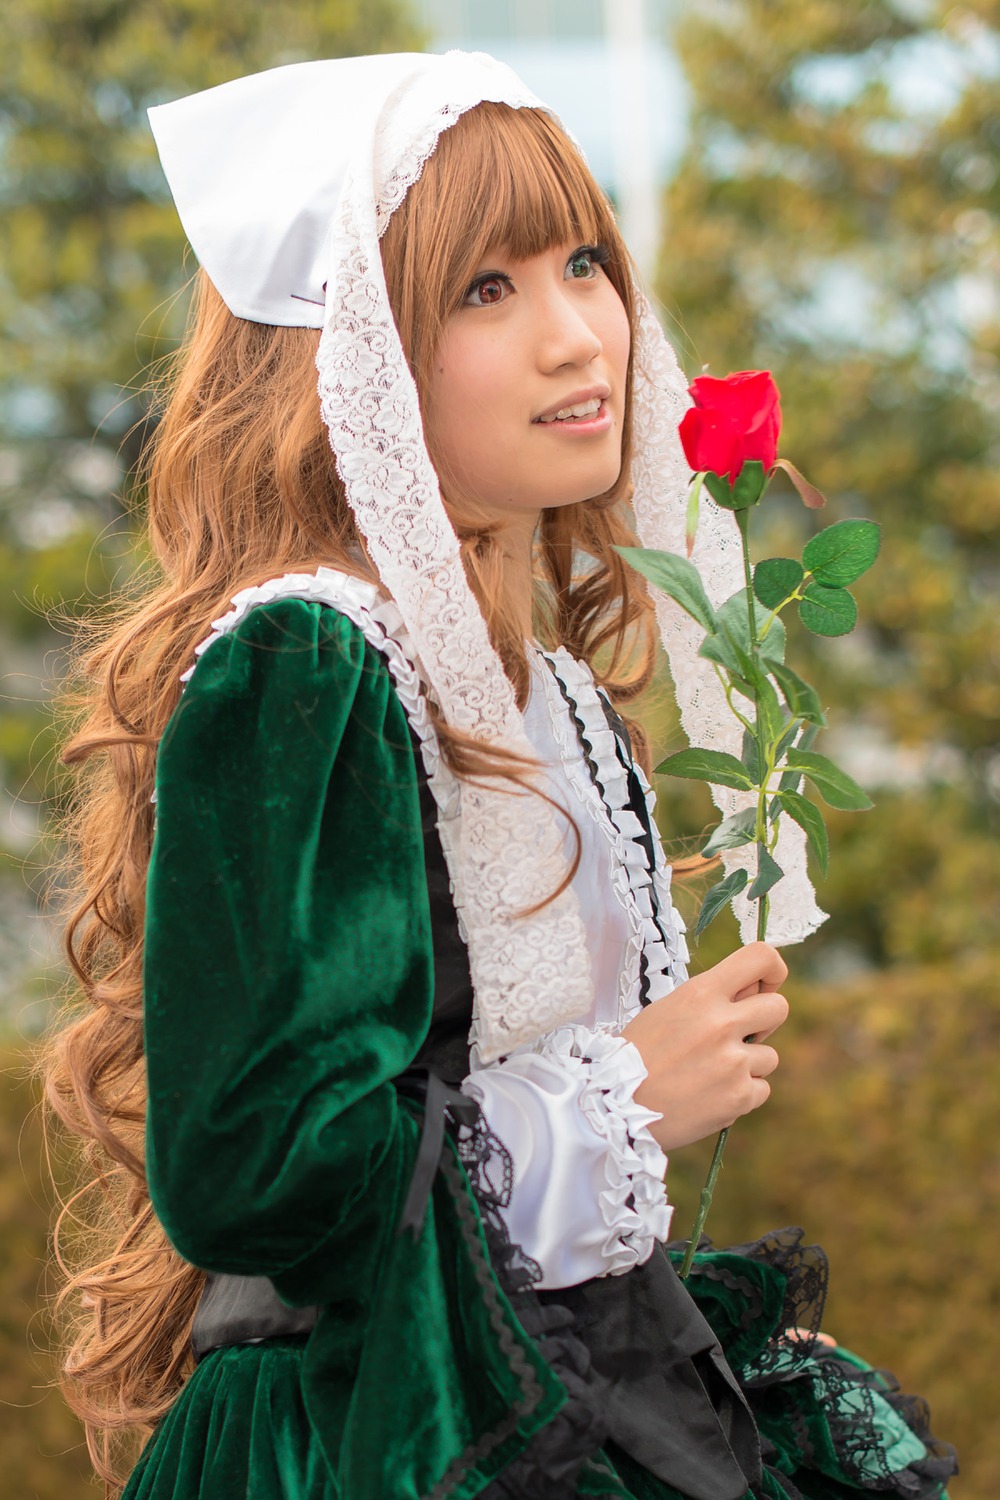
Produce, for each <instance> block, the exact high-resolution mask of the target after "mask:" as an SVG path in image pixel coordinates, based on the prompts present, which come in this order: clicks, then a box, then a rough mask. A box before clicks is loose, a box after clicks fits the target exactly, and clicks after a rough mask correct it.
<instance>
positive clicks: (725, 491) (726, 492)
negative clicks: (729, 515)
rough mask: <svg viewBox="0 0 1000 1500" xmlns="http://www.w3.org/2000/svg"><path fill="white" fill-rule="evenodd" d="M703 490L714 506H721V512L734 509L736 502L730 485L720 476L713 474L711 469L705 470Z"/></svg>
mask: <svg viewBox="0 0 1000 1500" xmlns="http://www.w3.org/2000/svg"><path fill="white" fill-rule="evenodd" d="M705 488H706V490H708V493H709V494H710V495H711V497H712V499H713V500H714V501H715V503H716V505H721V506H722V508H723V510H735V509H736V501H735V497H734V495H733V489H732V485H731V484H730V483H729V480H728V479H724V478H723V477H722V475H721V474H713V472H712V470H711V469H708V470H706V473H705Z"/></svg>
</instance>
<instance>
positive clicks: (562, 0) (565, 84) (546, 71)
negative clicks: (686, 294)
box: [414, 0, 687, 275]
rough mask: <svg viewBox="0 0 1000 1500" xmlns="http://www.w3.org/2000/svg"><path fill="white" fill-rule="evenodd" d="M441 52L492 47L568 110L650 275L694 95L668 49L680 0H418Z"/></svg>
mask: <svg viewBox="0 0 1000 1500" xmlns="http://www.w3.org/2000/svg"><path fill="white" fill-rule="evenodd" d="M414 4H415V9H416V12H417V15H418V17H419V19H420V21H421V22H422V24H423V25H424V27H425V28H426V29H427V31H428V33H429V34H430V38H431V41H430V46H431V47H432V49H433V50H434V51H445V50H446V49H447V48H449V47H462V48H466V49H469V50H472V51H483V52H491V53H493V55H494V56H496V57H499V58H501V59H502V60H503V61H504V62H507V63H509V64H510V65H511V67H513V68H514V69H515V71H516V72H517V73H519V74H520V75H521V77H523V78H524V80H525V82H526V83H527V84H529V85H530V87H532V88H533V89H535V90H536V92H537V93H538V94H539V95H540V96H541V97H542V98H543V99H545V100H546V101H547V102H548V103H550V104H551V105H552V106H553V108H554V109H556V110H557V111H558V112H559V114H560V115H561V117H562V119H563V121H564V123H565V124H566V126H567V127H568V129H569V130H571V131H572V132H573V134H574V135H575V136H576V138H577V139H578V140H579V141H580V143H581V145H582V146H583V149H584V151H585V152H586V154H587V158H588V160H589V162H590V164H591V167H592V168H593V171H594V174H595V176H596V177H597V178H598V179H599V181H600V182H601V183H602V184H603V186H604V187H605V188H607V190H608V191H609V193H610V194H611V196H612V197H613V198H614V200H615V202H616V204H617V205H618V208H619V212H620V215H621V219H622V225H623V228H624V231H625V237H626V239H627V241H628V244H629V247H630V249H631V250H632V253H633V254H634V255H635V257H636V260H637V261H638V262H639V265H640V267H641V268H642V269H643V271H644V272H646V274H647V275H649V274H650V273H651V272H652V269H653V265H654V262H655V259H656V253H657V248H658V245H659V240H660V232H661V227H662V226H661V224H660V220H659V210H660V200H661V188H662V185H663V183H664V182H665V181H666V179H667V178H668V177H669V175H670V172H671V171H672V169H673V167H674V165H675V164H676V161H677V159H678V157H679V155H680V152H681V150H682V148H683V144H684V136H685V128H686V124H685V122H686V112H687V98H686V91H685V87H684V80H683V78H682V76H681V73H680V70H679V68H678V65H677V62H676V59H675V58H674V56H673V54H672V52H671V51H670V48H669V45H668V28H669V21H670V17H671V14H672V13H673V11H674V9H675V0H414Z"/></svg>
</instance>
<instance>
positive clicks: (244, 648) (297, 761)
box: [130, 601, 565, 1500]
mask: <svg viewBox="0 0 1000 1500" xmlns="http://www.w3.org/2000/svg"><path fill="white" fill-rule="evenodd" d="M333 779H335V782H336V794H335V795H330V796H328V790H329V787H330V784H331V780H333ZM148 893H149V894H148V914H147V941H146V987H145V1003H146V1052H147V1066H148V1076H149V1113H148V1141H147V1165H148V1172H149V1182H150V1190H151V1194H152V1198H153V1203H154V1206H155V1208H156V1211H157V1214H158V1215H159V1217H160V1219H161V1221H162V1223H163V1225H164V1227H165V1229H166V1231H167V1234H168V1235H169V1237H170V1239H171V1241H172V1242H173V1244H174V1245H175V1246H176V1248H177V1249H178V1250H179V1252H180V1253H181V1254H182V1255H183V1256H184V1257H185V1258H186V1259H188V1260H190V1261H191V1262H193V1263H194V1264H195V1265H199V1266H202V1267H204V1268H205V1269H206V1270H210V1271H222V1272H235V1273H237V1274H245V1275H260V1274H263V1275H267V1276H269V1277H270V1278H271V1279H272V1281H273V1282H274V1284H275V1286H276V1288H277V1289H278V1292H279V1293H280V1295H281V1296H282V1297H283V1298H284V1299H285V1300H286V1301H288V1302H290V1303H292V1304H295V1305H298V1304H301V1305H306V1304H311V1303H320V1304H322V1305H323V1309H324V1311H323V1313H322V1315H321V1318H320V1321H319V1324H318V1325H317V1327H316V1329H315V1331H314V1332H313V1334H312V1336H311V1337H310V1339H309V1341H308V1345H307V1348H306V1350H305V1353H304V1355H303V1356H302V1370H301V1387H302V1391H301V1400H302V1402H303V1403H304V1409H305V1411H306V1412H307V1413H308V1418H309V1432H310V1440H311V1442H312V1443H313V1444H314V1445H315V1446H316V1447H317V1448H318V1450H319V1451H321V1452H322V1454H323V1461H324V1465H325V1469H326V1474H327V1481H326V1482H327V1483H328V1484H329V1486H330V1491H329V1492H330V1494H331V1495H339V1494H343V1495H345V1496H349V1497H350V1500H386V1497H388V1496H393V1495H399V1496H411V1495H412V1496H414V1497H415V1496H418V1495H425V1494H428V1493H430V1492H431V1491H432V1490H433V1489H434V1486H435V1485H437V1484H438V1482H439V1481H440V1480H441V1479H442V1477H443V1476H444V1474H445V1473H446V1471H448V1470H449V1469H451V1468H453V1466H454V1467H455V1479H456V1483H455V1484H453V1485H451V1486H450V1488H449V1489H448V1490H447V1491H442V1492H441V1493H442V1494H444V1493H449V1494H454V1495H456V1496H461V1495H466V1494H468V1495H473V1494H476V1493H478V1491H479V1490H480V1489H481V1488H482V1487H483V1485H484V1484H485V1483H486V1482H488V1481H489V1480H490V1479H491V1478H493V1476H494V1475H495V1473H497V1472H499V1471H500V1469H502V1467H503V1466H504V1465H505V1464H506V1463H507V1462H509V1461H510V1458H511V1457H512V1456H514V1455H515V1454H516V1453H518V1452H519V1451H520V1450H521V1448H523V1447H524V1445H525V1444H526V1442H527V1441H528V1439H529V1438H530V1436H531V1435H532V1434H533V1433H534V1432H535V1431H536V1430H537V1429H538V1428H539V1427H540V1426H542V1425H543V1424H544V1423H545V1422H546V1421H547V1420H549V1419H550V1418H551V1417H552V1416H553V1415H554V1414H555V1413H556V1412H557V1411H558V1410H559V1408H560V1406H561V1405H562V1403H563V1401H564V1400H565V1392H564V1390H563V1389H562V1387H561V1385H560V1384H559V1382H558V1380H557V1379H556V1378H555V1377H554V1375H553V1374H552V1373H551V1371H550V1370H549V1368H548V1365H547V1364H546V1362H545V1360H544V1359H543V1358H542V1357H541V1355H540V1354H539V1352H538V1348H537V1346H536V1345H535V1343H534V1342H533V1341H532V1340H531V1339H529V1338H528V1337H527V1336H526V1335H525V1334H524V1333H523V1331H522V1330H521V1328H520V1326H519V1324H518V1323H517V1321H516V1319H515V1318H514V1316H513V1314H512V1312H511V1310H510V1307H509V1304H508V1303H507V1302H506V1299H505V1298H504V1297H503V1294H502V1293H501V1291H500V1289H499V1287H498V1286H497V1285H496V1283H495V1281H493V1279H492V1278H491V1277H490V1275H489V1272H488V1268H487V1262H486V1259H485V1244H484V1242H483V1240H482V1234H481V1231H479V1230H477V1229H475V1228H474V1230H473V1238H472V1243H471V1246H470V1237H469V1221H470V1220H471V1221H472V1222H473V1225H474V1226H475V1224H476V1222H477V1221H476V1210H475V1205H474V1200H473V1199H472V1196H471V1193H469V1192H468V1191H467V1190H466V1191H465V1192H464V1195H463V1198H464V1201H460V1199H459V1198H456V1196H455V1195H454V1194H453V1193H452V1192H451V1190H450V1189H449V1186H448V1183H447V1181H446V1180H445V1178H444V1176H443V1174H439V1177H438V1180H437V1182H436V1183H435V1187H434V1192H433V1196H432V1201H431V1204H430V1206H429V1211H428V1213H427V1216H426V1219H425V1222H424V1226H423V1231H422V1233H421V1235H420V1237H419V1239H417V1240H414V1238H413V1237H412V1236H411V1235H409V1234H406V1235H398V1234H397V1233H396V1232H395V1231H396V1225H397V1222H398V1219H399V1213H400V1208H401V1206H402V1201H403V1198H404V1196H405V1192H406V1188H407V1185H408V1182H409V1178H410V1173H411V1170H412V1167H413V1163H414V1159H415V1155H416V1149H417V1143H418V1139H419V1133H420V1126H421V1117H420V1111H419V1107H418V1106H417V1105H415V1104H409V1103H407V1102H406V1101H405V1100H403V1099H401V1098H400V1097H399V1096H397V1092H396V1089H395V1087H394V1086H393V1084H392V1082H391V1080H392V1079H393V1078H394V1077H395V1076H396V1075H397V1074H399V1073H401V1072H402V1071H404V1070H405V1069H406V1067H407V1066H408V1065H409V1064H410V1063H411V1061H412V1060H413V1058H414V1057H415V1055H416V1053H417V1051H418V1050H419V1047H420V1044H421V1042H422V1041H423V1039H424V1036H425V1035H426V1032H427V1028H428V1024H429V1018H430V1014H431V997H432V965H433V959H432V949H431V940H430V914H429V908H428V899H427V889H426V882H425V879H424V868H423V843H422V834H421V819H420V807H419V794H418V787H417V777H416V770H415V765H414V759H413V751H412V748H411V744H410V735H409V729H408V725H407V722H406V718H405V715H404V712H403V710H402V708H401V706H400V704H399V702H398V699H397V698H396V695H395V692H394V691H393V689H392V686H391V683H390V679H389V675H388V671H387V669H386V667H385V665H384V663H383V662H382V660H381V658H380V657H379V656H378V654H377V653H376V652H375V651H373V650H372V649H371V648H370V647H368V646H367V645H366V644H365V642H364V639H363V637H362V636H361V634H360V633H359V632H358V631H357V630H356V629H355V628H354V626H352V625H351V624H350V623H349V622H348V621H347V620H346V619H345V618H344V617H343V616H341V615H339V614H338V613H336V612H335V611H332V610H328V609H324V608H322V607H321V606H319V605H315V604H306V603H302V602H299V601H282V602H280V603H275V604H273V605H270V606H266V607H263V608H260V609H257V610H254V611H253V612H251V614H250V615H248V617H247V619H246V620H245V621H244V622H243V623H242V624H241V625H240V627H239V628H238V629H237V630H236V631H234V632H233V633H232V634H231V635H229V636H226V637H224V638H223V639H221V640H219V641H217V642H216V643H215V644H214V645H213V646H212V647H211V648H210V649H209V650H208V651H207V652H206V653H205V655H204V656H203V658H202V660H201V661H200V663H199V666H198V669H197V671H196V672H195V674H194V676H193V677H192V679H191V681H190V683H189V684H188V686H187V688H186V690H185V692H184V694H183V697H182V699H181V702H180V704H179V706H178V709H177V711H176V713H175V714H174V716H173V718H172V720H171V723H170V725H169V726H168V730H167V733H166V735H165V736H164V739H163V743H162V746H161V752H160V760H159V766H158V776H157V828H156V835H155V840H154V848H153V854H152V861H151V867H150V875H149V885H148ZM477 1233H478V1237H479V1238H478V1244H477V1243H476V1241H475V1235H476V1234H477ZM221 1354H222V1358H221V1359H219V1358H218V1357H217V1356H211V1357H210V1358H209V1359H208V1360H207V1361H206V1362H205V1364H204V1365H203V1366H202V1367H200V1368H199V1370H198V1372H197V1373H196V1374H195V1376H194V1377H193V1379H192V1380H191V1381H190V1382H189V1385H188V1388H187V1389H186V1390H185V1392H184V1393H183V1394H182V1396H181V1398H180V1400H179V1402H178V1404H177V1408H176V1409H175V1411H173V1412H171V1419H172V1420H171V1421H170V1422H168V1423H165V1424H163V1426H162V1427H161V1433H160V1435H158V1437H157V1438H155V1439H154V1443H153V1451H152V1453H151V1455H150V1457H149V1459H148V1460H147V1461H146V1465H145V1469H146V1471H147V1472H148V1471H149V1465H150V1464H153V1470H154V1471H155V1472H158V1473H159V1474H160V1475H161V1478H160V1479H159V1480H155V1479H154V1480H153V1481H152V1483H153V1485H154V1488H153V1489H151V1490H147V1489H139V1488H134V1487H133V1488H132V1489H131V1490H130V1493H143V1494H146V1493H150V1494H156V1495H157V1496H159V1495H160V1494H161V1488H159V1487H158V1486H160V1485H161V1484H162V1483H163V1482H164V1481H163V1476H164V1475H165V1474H166V1473H169V1471H170V1467H171V1466H170V1463H169V1462H167V1463H165V1464H161V1463H160V1462H159V1460H158V1459H157V1460H156V1461H155V1462H154V1455H155V1452H156V1449H157V1447H158V1445H159V1444H160V1443H161V1442H165V1443H167V1445H168V1446H170V1447H173V1446H174V1445H175V1443H176V1439H177V1437H178V1435H179V1434H180V1433H182V1432H183V1431H184V1411H185V1410H187V1409H189V1408H190V1410H191V1413H192V1419H193V1420H194V1421H195V1426H196V1428H198V1427H199V1424H201V1423H202V1416H201V1415H196V1413H198V1412H200V1409H201V1407H202V1401H201V1388H202V1386H205V1385H208V1384H209V1383H211V1385H212V1388H213V1394H212V1397H211V1399H212V1402H213V1403H216V1400H217V1391H216V1382H215V1381H214V1380H213V1378H212V1374H211V1372H212V1370H214V1369H215V1368H216V1366H220V1367H221V1369H222V1370H224V1371H226V1372H230V1371H231V1359H232V1357H235V1358H236V1359H237V1360H238V1359H239V1358H240V1357H241V1356H242V1357H244V1358H250V1359H254V1360H256V1359H257V1356H256V1355H254V1354H253V1353H249V1354H248V1351H246V1350H242V1351H238V1352H237V1353H236V1355H235V1356H232V1357H231V1356H230V1353H229V1351H221ZM266 1369H267V1378H268V1379H270V1374H271V1371H270V1366H266ZM226 1378H227V1380H228V1374H227V1377H226ZM230 1383H231V1382H230ZM241 1399H242V1398H241ZM251 1404H252V1403H251ZM240 1420H244V1421H245V1420H246V1418H245V1417H244V1418H241V1419H240ZM237 1425H238V1424H237ZM254 1432H255V1433H256V1435H257V1437H258V1438H259V1423H258V1425H257V1427H255V1428H254ZM305 1462H306V1461H305V1459H303V1460H302V1465H305ZM205 1463H206V1464H207V1466H208V1468H207V1471H206V1477H205V1478H204V1480H203V1481H202V1482H201V1487H193V1485H192V1483H188V1487H187V1488H183V1489H178V1490H174V1489H168V1490H166V1491H162V1492H163V1493H169V1494H177V1495H178V1496H179V1495H180V1494H182V1493H183V1494H184V1495H185V1496H187V1497H194V1496H200V1495H204V1496H206V1497H207V1496H208V1495H210V1494H211V1495H212V1496H213V1500H215V1497H219V1496H221V1497H222V1500H225V1497H226V1495H227V1490H226V1488H225V1487H224V1485H223V1487H220V1484H222V1481H223V1475H222V1474H221V1473H219V1472H218V1471H216V1470H215V1464H214V1459H213V1456H212V1453H211V1451H208V1452H207V1453H206V1455H205ZM322 1467H323V1466H322V1465H318V1466H316V1467H315V1468H314V1469H308V1472H309V1473H319V1472H320V1471H321V1468H322ZM189 1468H190V1466H189ZM300 1468H301V1466H300ZM300 1468H297V1469H296V1471H295V1472H296V1474H298V1473H299V1472H300ZM301 1472H307V1468H301ZM334 1476H336V1477H335V1478H334ZM143 1482H144V1481H141V1480H140V1479H139V1477H138V1476H137V1477H136V1479H135V1481H134V1486H138V1485H140V1484H141V1483H143ZM290 1485H291V1487H290V1488H288V1489H275V1490H274V1491H273V1493H274V1494H289V1495H295V1494H298V1493H299V1491H298V1490H297V1489H296V1488H295V1481H290ZM254 1492H255V1493H256V1492H257V1491H254ZM232 1493H233V1494H234V1495H235V1494H237V1493H239V1494H240V1495H243V1494H244V1493H245V1490H244V1489H239V1490H233V1492H232ZM259 1493H260V1494H262V1495H268V1494H271V1493H272V1491H271V1490H269V1489H267V1488H264V1489H261V1490H260V1491H259ZM302 1493H305V1494H309V1493H312V1492H311V1491H309V1490H308V1489H307V1490H304V1491H303V1492H302Z"/></svg>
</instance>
